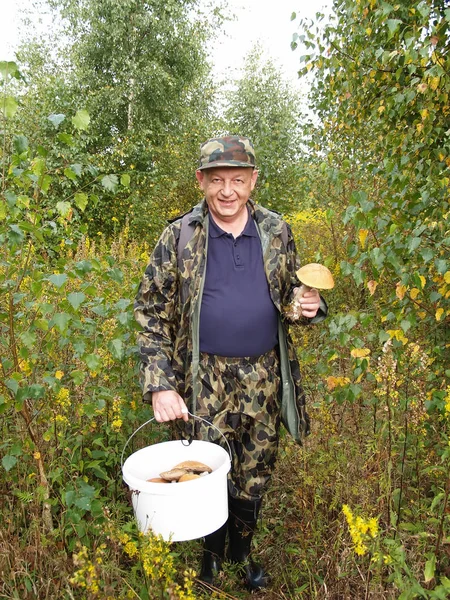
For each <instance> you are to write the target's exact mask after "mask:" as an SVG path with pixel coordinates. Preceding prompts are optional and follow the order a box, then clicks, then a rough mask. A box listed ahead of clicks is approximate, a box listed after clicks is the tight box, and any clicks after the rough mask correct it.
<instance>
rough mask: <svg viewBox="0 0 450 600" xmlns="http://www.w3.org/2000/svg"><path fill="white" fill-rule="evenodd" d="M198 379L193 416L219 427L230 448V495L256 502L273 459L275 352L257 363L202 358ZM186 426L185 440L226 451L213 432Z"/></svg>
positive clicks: (276, 415)
mask: <svg viewBox="0 0 450 600" xmlns="http://www.w3.org/2000/svg"><path fill="white" fill-rule="evenodd" d="M198 375H199V381H200V384H201V391H200V395H199V397H198V398H196V399H195V401H196V406H195V413H196V414H197V415H198V416H199V417H203V418H204V419H206V420H207V421H209V422H210V423H212V424H213V425H214V426H215V427H217V429H218V430H219V431H220V432H221V433H222V434H223V435H224V436H225V438H226V440H227V441H228V443H229V445H230V448H231V453H232V465H231V471H230V473H229V477H228V488H229V492H230V494H231V496H233V497H235V498H241V499H245V500H251V501H254V500H258V499H260V498H261V497H262V495H263V493H264V491H265V490H266V488H267V486H268V484H269V481H270V478H271V475H272V472H273V469H274V467H275V462H276V458H277V450H278V431H279V426H280V414H279V413H280V409H279V386H280V373H279V359H278V355H277V352H276V351H275V350H272V351H270V352H268V353H267V354H264V355H263V356H260V357H256V358H255V357H251V358H229V357H223V356H216V355H211V354H205V353H201V354H200V364H199V373H198ZM178 423H180V421H178ZM180 424H181V423H180ZM187 426H188V428H189V427H190V431H187V432H186V433H187V434H188V435H190V436H193V437H195V438H196V439H202V440H205V441H210V442H214V443H217V444H220V445H221V446H222V447H224V448H225V449H226V450H228V448H227V445H226V443H225V440H224V438H223V436H222V435H221V434H220V433H219V432H218V431H217V430H216V429H214V428H213V427H208V426H207V425H206V424H204V423H202V422H200V421H198V420H195V421H194V422H193V423H188V424H187ZM185 431H186V430H185Z"/></svg>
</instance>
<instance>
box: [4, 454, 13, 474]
mask: <svg viewBox="0 0 450 600" xmlns="http://www.w3.org/2000/svg"><path fill="white" fill-rule="evenodd" d="M16 463H17V458H16V457H15V456H11V455H10V454H7V455H6V456H4V457H3V458H2V465H3V468H4V469H5V471H11V469H12V468H13V467H14V466H15V465H16Z"/></svg>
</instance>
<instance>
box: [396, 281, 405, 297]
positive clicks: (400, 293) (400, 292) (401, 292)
mask: <svg viewBox="0 0 450 600" xmlns="http://www.w3.org/2000/svg"><path fill="white" fill-rule="evenodd" d="M406 289H407V288H406V285H402V284H401V283H400V282H398V283H397V285H396V288H395V295H396V296H397V298H398V299H399V300H403V298H404V297H405V294H406Z"/></svg>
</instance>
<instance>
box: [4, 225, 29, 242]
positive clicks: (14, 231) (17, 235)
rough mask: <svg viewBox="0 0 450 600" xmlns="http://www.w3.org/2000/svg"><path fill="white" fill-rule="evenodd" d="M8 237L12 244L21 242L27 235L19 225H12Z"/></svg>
mask: <svg viewBox="0 0 450 600" xmlns="http://www.w3.org/2000/svg"><path fill="white" fill-rule="evenodd" d="M8 237H9V239H10V241H11V243H12V244H20V243H22V241H23V238H24V237H25V236H24V235H23V231H22V230H21V229H20V227H19V226H18V225H10V226H9V232H8Z"/></svg>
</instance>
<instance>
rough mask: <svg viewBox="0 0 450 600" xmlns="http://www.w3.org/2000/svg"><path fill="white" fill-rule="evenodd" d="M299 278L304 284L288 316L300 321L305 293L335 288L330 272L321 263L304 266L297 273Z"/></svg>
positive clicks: (288, 311)
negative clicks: (301, 304) (302, 299)
mask: <svg viewBox="0 0 450 600" xmlns="http://www.w3.org/2000/svg"><path fill="white" fill-rule="evenodd" d="M297 277H298V278H299V279H300V281H301V282H302V284H301V286H300V288H299V289H298V291H297V293H296V295H295V299H294V301H293V302H292V303H291V305H290V306H289V308H288V310H287V316H288V317H289V318H291V319H294V320H295V319H298V318H299V317H300V315H301V314H302V311H301V306H300V299H301V298H302V296H303V295H304V293H305V292H308V291H309V290H311V289H313V288H315V289H316V290H331V288H333V287H334V279H333V275H332V274H331V272H330V270H329V269H327V267H325V266H324V265H321V264H319V263H309V264H307V265H303V267H302V268H301V269H299V270H298V271H297Z"/></svg>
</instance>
